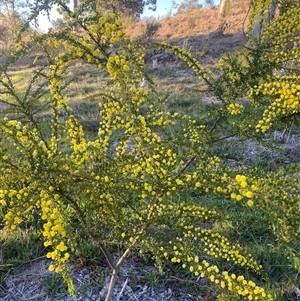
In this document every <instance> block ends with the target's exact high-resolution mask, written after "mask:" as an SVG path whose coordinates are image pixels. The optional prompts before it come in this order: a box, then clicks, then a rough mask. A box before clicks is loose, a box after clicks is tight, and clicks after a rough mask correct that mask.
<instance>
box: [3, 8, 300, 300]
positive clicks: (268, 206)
mask: <svg viewBox="0 0 300 301" xmlns="http://www.w3.org/2000/svg"><path fill="white" fill-rule="evenodd" d="M88 4H89V5H92V4H91V3H88ZM92 8H93V7H92ZM61 10H62V11H65V20H66V22H67V23H66V28H65V29H61V31H59V32H52V31H50V32H49V33H47V34H45V35H43V36H37V37H34V38H33V40H32V42H31V43H26V44H25V43H24V44H23V43H22V40H20V41H19V42H17V43H16V45H15V50H14V52H13V53H12V54H11V57H10V58H9V59H8V63H7V64H6V65H5V66H4V67H3V68H2V69H1V103H2V104H3V108H2V109H1V110H2V111H1V117H2V118H1V121H0V128H1V145H0V158H1V162H0V183H1V186H0V204H1V217H2V218H3V221H4V222H5V226H6V227H8V228H11V229H12V230H14V229H16V228H17V227H19V226H20V225H22V223H23V222H24V221H30V220H31V221H32V220H34V219H38V220H39V221H40V222H41V223H42V236H43V239H44V246H45V247H47V250H48V253H47V257H48V258H49V259H50V260H51V264H50V265H49V270H50V271H55V272H57V273H62V274H63V276H64V277H65V280H66V281H67V282H68V284H69V289H70V292H71V293H74V288H73V286H72V282H71V279H70V277H69V275H68V269H67V267H66V263H67V262H68V261H69V259H70V257H71V255H72V253H74V252H75V251H76V237H77V235H78V232H77V231H78V224H79V225H80V227H81V229H82V231H84V233H85V235H87V237H88V239H89V240H91V241H92V242H93V243H94V244H95V245H96V246H98V247H99V249H100V250H101V252H102V253H103V255H104V256H105V258H106V260H107V263H108V264H109V266H110V267H111V268H112V271H113V272H112V279H111V287H113V285H114V282H115V279H116V276H117V273H118V271H119V269H120V266H121V265H122V264H123V262H124V261H125V260H126V258H127V257H128V256H129V253H130V252H139V253H141V254H143V253H144V252H150V253H151V254H152V255H153V258H154V259H155V260H156V263H157V265H158V267H159V268H160V269H162V268H163V264H164V263H165V262H171V263H174V264H177V265H178V264H179V265H181V266H182V267H183V268H186V269H188V270H189V271H190V272H191V273H192V274H194V275H195V276H200V277H206V278H207V279H208V280H209V281H210V282H212V283H214V284H215V286H216V288H218V291H219V292H220V294H219V300H234V298H237V299H238V300H275V298H276V294H274V290H275V288H273V287H272V284H271V282H270V281H269V280H268V277H269V276H268V272H267V271H265V270H264V268H263V266H262V265H261V263H260V262H259V258H254V257H253V256H252V255H251V253H250V250H248V249H245V248H243V246H242V245H240V244H238V243H235V242H234V241H231V238H230V237H226V236H225V235H223V234H221V233H220V231H218V229H217V228H216V227H215V226H214V225H215V223H216V222H217V221H218V220H220V219H222V216H219V213H218V208H215V209H212V208H210V207H209V206H208V205H207V206H206V204H207V203H209V200H213V199H216V198H217V199H221V200H222V201H224V202H228V203H229V204H231V203H235V204H238V205H239V208H240V210H244V209H245V208H246V209H247V210H253V214H254V213H255V212H259V213H260V214H263V216H264V219H265V221H266V222H267V223H268V224H269V226H270V229H272V231H273V234H274V236H275V237H277V238H278V240H279V242H278V247H277V248H276V249H274V252H279V253H280V252H284V254H285V255H284V256H285V257H286V259H287V260H288V261H289V262H290V264H291V265H292V266H293V268H294V269H295V270H296V271H297V270H298V271H299V257H298V256H297V249H295V243H296V242H297V241H299V234H300V224H299V214H298V213H299V204H300V197H299V195H300V193H299V189H300V181H299V172H298V169H297V168H298V167H299V166H295V168H293V166H291V167H289V168H286V169H281V170H278V171H276V172H268V173H264V172H263V171H259V170H252V169H251V170H248V169H247V168H246V167H245V168H244V169H236V168H231V167H228V166H226V165H225V164H223V162H222V161H221V160H220V159H219V158H218V157H216V156H214V155H211V152H210V147H211V145H213V144H215V143H217V142H218V141H221V140H223V139H224V137H226V136H227V135H231V134H233V133H234V134H235V135H236V134H240V135H241V136H255V135H257V134H258V135H261V134H262V133H265V132H266V131H268V130H270V129H271V128H272V126H275V125H276V126H281V125H282V124H283V125H289V124H290V123H291V122H293V121H294V120H296V119H297V117H298V116H299V108H300V106H299V95H300V94H299V93H300V88H299V87H300V85H299V76H298V73H297V72H298V65H297V64H298V63H299V48H298V47H294V45H296V44H293V43H298V42H299V41H298V40H299V36H298V32H299V29H300V28H299V26H300V23H299V20H300V18H299V17H300V10H299V9H296V8H295V9H292V10H288V11H287V12H286V13H284V14H282V16H281V17H280V18H278V19H276V20H275V21H273V22H271V23H270V24H269V26H267V27H266V28H264V30H263V32H262V34H261V38H260V40H259V41H249V45H248V46H247V48H245V49H243V50H241V51H240V53H239V55H238V56H235V57H232V56H225V57H224V58H223V59H222V60H221V61H220V65H219V69H218V72H219V74H218V78H217V79H215V78H214V76H213V75H212V73H210V72H208V71H206V70H204V69H203V68H202V66H201V65H200V64H199V62H198V61H197V60H196V59H194V58H193V57H192V56H191V54H190V53H188V52H186V51H185V50H183V49H181V48H179V47H173V46H170V45H166V44H161V45H159V47H161V48H163V49H171V50H172V51H173V52H174V54H175V55H177V56H178V57H179V58H180V59H182V60H183V61H185V62H186V63H187V64H188V66H189V68H191V69H192V70H193V71H194V72H195V73H196V74H197V75H198V76H199V79H200V80H204V82H205V83H206V84H207V86H208V88H209V89H210V90H211V91H212V92H214V93H215V95H216V96H217V97H219V99H220V100H221V101H222V105H221V106H220V107H219V108H218V109H217V111H216V112H214V114H211V112H209V113H208V114H209V115H208V116H207V118H206V117H204V118H203V122H200V123H199V120H196V119H194V118H193V117H192V116H189V115H185V114H183V113H182V112H168V111H166V110H165V103H166V101H167V99H165V98H163V97H162V96H161V95H160V94H159V93H158V91H156V88H155V86H154V85H153V83H152V81H151V78H150V77H149V75H148V74H146V72H145V68H144V61H143V57H144V53H145V51H146V49H145V48H144V47H142V46H141V45H138V44H135V42H133V41H130V40H129V38H128V37H126V36H125V35H124V32H123V27H122V23H121V21H120V20H118V18H117V17H116V16H115V15H114V14H106V15H102V14H101V11H98V10H97V9H96V8H95V10H92V9H91V11H94V13H93V14H92V15H88V16H87V15H86V14H85V13H84V11H83V10H81V9H80V8H79V9H78V14H77V13H76V12H75V13H72V12H70V11H69V10H68V8H67V7H65V6H64V4H63V3H62V4H61ZM74 28H76V30H73V29H74ZM282 28H284V31H283V30H282ZM36 47H38V48H39V49H43V50H44V54H45V56H46V57H47V66H45V67H42V68H40V69H36V71H35V72H34V73H33V74H32V75H31V78H30V80H29V82H28V85H27V86H26V87H18V84H17V80H15V79H13V78H12V77H11V75H10V72H9V67H10V64H12V63H13V62H14V61H15V60H18V59H21V58H22V57H23V56H26V55H27V53H30V51H31V50H32V49H35V48H36ZM83 63H84V64H91V65H93V66H96V67H97V68H98V69H99V72H100V71H101V72H105V74H106V76H109V77H110V82H109V84H108V85H107V86H106V88H105V89H103V88H101V89H99V91H97V93H94V94H93V95H92V96H91V97H92V98H93V99H94V100H97V101H98V103H99V115H100V123H99V127H98V132H97V137H94V138H92V139H91V138H90V137H88V136H87V134H86V133H85V131H84V129H83V126H82V124H81V123H80V119H79V118H78V117H77V116H75V115H74V114H73V112H72V109H71V106H70V101H71V100H70V99H68V97H67V96H66V93H65V90H66V87H67V86H68V84H69V82H68V81H67V80H66V77H65V75H66V74H67V72H68V70H69V68H70V67H72V66H74V65H76V64H77V65H78V66H80V64H83ZM79 68H80V67H79ZM275 68H284V69H285V70H287V72H288V75H284V76H281V77H280V76H278V75H273V73H272V72H273V70H274V69H275ZM143 77H144V78H146V79H147V81H148V89H144V88H143V87H141V85H140V84H141V80H142V78H143ZM74 80H76V79H74ZM43 87H47V89H46V90H45V89H44V88H43ZM246 95H248V96H249V98H250V101H246V100H243V99H242V97H245V96H246ZM41 112H43V113H44V114H41ZM47 114H48V115H47ZM211 116H213V117H211ZM233 116H234V118H235V119H234V120H235V121H234V122H227V121H228V120H231V118H232V117H233ZM211 118H215V119H214V120H211ZM212 122H213V126H211V124H212ZM224 123H225V124H227V125H228V127H227V128H226V134H225V135H224V133H223V132H222V135H221V132H220V127H221V126H222V124H224ZM195 195H197V197H196V198H195V197H194V196H195ZM199 200H200V201H199ZM203 200H207V202H205V201H203ZM116 245H118V246H120V248H121V249H122V251H123V253H121V254H120V257H119V258H118V259H117V261H115V259H114V256H113V255H115V254H113V252H114V246H116ZM298 251H299V250H298ZM221 262H226V263H227V262H228V263H229V265H222V264H221ZM226 266H227V268H226ZM237 267H239V268H237ZM295 285H296V283H295ZM110 294H111V291H109V293H108V295H107V297H106V300H109V299H110ZM228 298H229V299H228Z"/></svg>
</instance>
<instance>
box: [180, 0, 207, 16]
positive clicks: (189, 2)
mask: <svg viewBox="0 0 300 301" xmlns="http://www.w3.org/2000/svg"><path fill="white" fill-rule="evenodd" d="M201 7H202V5H201V4H199V2H198V0H184V1H183V2H182V3H181V4H180V5H179V6H178V9H177V13H179V14H180V13H184V12H187V11H189V10H193V9H197V8H201Z"/></svg>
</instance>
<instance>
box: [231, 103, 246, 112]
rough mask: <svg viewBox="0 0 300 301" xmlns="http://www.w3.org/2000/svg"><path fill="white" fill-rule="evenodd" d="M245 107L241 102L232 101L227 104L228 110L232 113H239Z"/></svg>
mask: <svg viewBox="0 0 300 301" xmlns="http://www.w3.org/2000/svg"><path fill="white" fill-rule="evenodd" d="M243 110H244V107H243V105H241V104H239V103H231V104H229V105H228V106H227V111H228V112H229V114H231V115H239V114H241V113H242V112H243Z"/></svg>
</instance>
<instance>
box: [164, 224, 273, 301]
mask: <svg viewBox="0 0 300 301" xmlns="http://www.w3.org/2000/svg"><path fill="white" fill-rule="evenodd" d="M186 228H187V230H188V231H187V234H186V235H185V237H184V239H182V238H178V239H177V241H170V242H169V245H170V246H171V249H172V253H173V255H172V256H171V257H170V252H167V251H166V250H165V248H160V251H161V252H162V256H164V257H165V258H166V259H168V260H170V261H171V262H173V263H181V264H182V267H183V268H187V269H188V270H189V271H190V272H191V273H193V274H194V275H195V276H197V277H207V279H208V280H209V281H211V282H213V283H214V284H216V285H217V286H219V287H220V288H222V289H227V290H228V291H230V292H232V293H233V294H234V295H239V296H244V297H247V299H248V300H265V301H272V300H273V298H272V296H271V295H270V294H268V293H267V292H266V291H265V290H264V289H263V288H262V287H260V286H258V285H256V284H255V283H254V282H253V281H252V280H246V279H245V277H244V276H242V275H235V274H234V273H232V274H229V273H228V272H227V271H223V272H221V271H220V270H219V268H218V267H217V266H216V265H211V264H210V263H209V261H208V260H206V259H203V260H201V259H200V258H199V256H198V255H192V254H193V252H194V251H195V247H194V244H195V243H197V240H198V239H199V237H202V239H200V241H201V242H202V243H206V244H207V248H205V249H204V251H205V250H206V251H205V252H207V250H208V249H209V250H210V251H209V252H207V254H208V255H210V256H213V257H216V258H217V257H218V255H214V254H213V251H212V248H214V247H215V248H216V245H218V244H220V245H219V246H220V249H219V250H218V251H217V252H218V254H219V256H220V257H222V258H225V259H226V258H227V257H226V256H224V255H225V254H227V256H229V257H231V258H230V259H229V258H228V260H232V259H233V258H235V259H234V261H236V263H238V264H240V265H242V266H246V267H247V268H251V269H253V270H254V271H255V272H258V273H260V272H261V271H262V267H261V266H259V265H257V263H256V262H255V261H254V260H253V258H252V257H251V256H250V255H247V256H245V257H244V255H242V254H241V252H240V251H242V249H241V248H240V246H239V245H236V246H232V244H230V243H229V242H228V241H227V239H226V238H224V237H222V236H221V235H219V234H214V233H212V232H210V231H209V230H207V229H202V230H200V228H198V231H199V232H198V234H199V237H194V236H193V235H192V233H194V230H195V229H193V226H186ZM196 232H197V231H196ZM183 241H184V243H182V242H183ZM188 242H190V243H188ZM215 254H216V253H215ZM221 296H222V295H221ZM221 296H220V298H219V300H225V299H222V298H221Z"/></svg>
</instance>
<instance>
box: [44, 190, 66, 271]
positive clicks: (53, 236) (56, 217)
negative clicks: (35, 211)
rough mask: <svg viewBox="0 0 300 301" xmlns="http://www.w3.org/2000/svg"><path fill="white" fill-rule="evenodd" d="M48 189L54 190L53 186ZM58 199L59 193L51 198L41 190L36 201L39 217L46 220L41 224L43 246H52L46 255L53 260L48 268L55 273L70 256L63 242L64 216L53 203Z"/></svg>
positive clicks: (64, 232)
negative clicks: (38, 206)
mask: <svg viewBox="0 0 300 301" xmlns="http://www.w3.org/2000/svg"><path fill="white" fill-rule="evenodd" d="M49 191H50V192H54V188H53V187H49ZM59 199H60V197H59V195H58V194H54V196H53V200H52V197H51V195H50V194H49V193H48V192H47V191H44V190H42V191H41V192H40V200H39V202H38V203H39V204H40V208H41V211H42V212H41V213H42V216H41V219H42V220H44V221H46V222H45V223H44V225H43V236H44V238H45V242H44V246H45V247H48V246H51V247H52V251H51V252H48V253H47V255H46V256H47V258H49V259H52V260H53V261H54V262H55V263H54V264H51V265H50V266H49V270H50V271H55V272H57V273H59V272H61V271H62V269H63V267H64V264H65V263H66V261H67V260H68V259H69V258H70V254H69V253H68V252H67V251H68V247H67V246H66V245H65V243H64V240H65V239H66V235H67V233H66V229H65V224H64V218H63V216H62V214H61V213H60V212H59V210H58V208H57V206H55V203H56V202H59V201H60V200H59Z"/></svg>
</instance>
